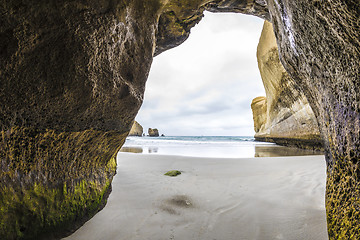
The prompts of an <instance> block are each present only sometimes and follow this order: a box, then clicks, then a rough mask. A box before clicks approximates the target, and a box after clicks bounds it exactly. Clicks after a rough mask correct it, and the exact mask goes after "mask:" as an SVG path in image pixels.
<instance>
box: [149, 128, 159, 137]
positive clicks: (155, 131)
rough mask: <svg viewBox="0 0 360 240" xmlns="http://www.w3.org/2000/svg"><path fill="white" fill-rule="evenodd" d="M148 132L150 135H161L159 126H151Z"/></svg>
mask: <svg viewBox="0 0 360 240" xmlns="http://www.w3.org/2000/svg"><path fill="white" fill-rule="evenodd" d="M148 134H149V136H150V137H158V136H159V130H157V128H149V130H148Z"/></svg>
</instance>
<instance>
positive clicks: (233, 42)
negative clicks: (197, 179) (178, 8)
mask: <svg viewBox="0 0 360 240" xmlns="http://www.w3.org/2000/svg"><path fill="white" fill-rule="evenodd" d="M204 15H205V16H204V18H203V19H202V20H201V21H200V23H198V24H197V25H196V26H195V27H193V28H192V29H191V34H190V37H189V38H188V39H187V40H186V41H185V42H184V43H183V44H181V45H180V46H178V47H175V48H173V49H170V50H168V51H166V52H163V53H161V54H160V55H158V56H156V57H155V58H154V61H153V64H152V67H151V70H150V74H149V78H148V81H147V84H146V91H145V97H144V102H143V105H142V107H141V109H140V111H139V113H138V115H137V117H136V120H137V121H138V122H139V123H140V124H141V125H142V126H143V127H144V129H145V130H147V128H149V127H152V128H153V127H157V128H159V131H161V133H164V134H165V135H171V136H253V135H254V130H253V129H254V127H253V126H254V125H253V120H252V112H251V108H250V105H251V101H252V99H253V98H255V97H257V96H265V91H264V87H263V84H262V81H261V76H260V73H259V70H258V66H257V60H256V49H257V44H258V42H259V38H260V34H261V30H262V26H263V20H262V19H260V18H258V17H254V16H249V15H244V14H236V13H211V12H207V11H205V13H204Z"/></svg>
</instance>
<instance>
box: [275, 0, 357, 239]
mask: <svg viewBox="0 0 360 240" xmlns="http://www.w3.org/2000/svg"><path fill="white" fill-rule="evenodd" d="M268 7H269V11H270V14H271V16H272V23H273V26H274V32H275V35H276V39H277V43H278V46H279V51H280V56H281V57H280V59H281V61H282V63H283V65H284V67H285V69H286V71H287V72H288V73H289V75H290V76H291V77H292V79H294V81H295V82H296V84H297V85H298V86H299V87H300V89H301V90H302V92H303V93H304V94H305V96H306V98H307V99H308V101H309V103H310V105H311V107H312V109H313V111H314V114H315V116H316V117H317V119H318V122H319V126H320V132H321V134H322V136H323V140H324V146H325V150H326V152H325V156H326V161H327V189H326V211H327V221H328V231H329V238H330V239H357V238H360V225H359V217H360V194H359V193H360V166H359V160H360V95H359V92H360V91H359V90H360V85H359V79H360V68H359V65H360V31H359V15H360V3H359V1H356V0H349V1H340V0H333V1H321V2H319V1H305V0H300V1H288V0H281V1H274V0H269V1H268Z"/></svg>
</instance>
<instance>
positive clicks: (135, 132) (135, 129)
mask: <svg viewBox="0 0 360 240" xmlns="http://www.w3.org/2000/svg"><path fill="white" fill-rule="evenodd" d="M143 131H144V130H143V127H142V126H141V125H140V124H139V123H138V122H137V121H134V123H133V125H132V127H131V129H130V132H129V136H137V137H142V135H143Z"/></svg>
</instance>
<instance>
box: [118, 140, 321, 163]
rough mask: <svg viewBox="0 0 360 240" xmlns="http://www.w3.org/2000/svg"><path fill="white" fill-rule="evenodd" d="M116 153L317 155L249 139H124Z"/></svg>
mask: <svg viewBox="0 0 360 240" xmlns="http://www.w3.org/2000/svg"><path fill="white" fill-rule="evenodd" d="M120 152H130V153H137V154H161V155H178V156H190V157H207V158H209V157H210V158H251V157H279V156H303V155H318V154H319V153H318V152H313V151H307V150H302V149H297V148H291V147H284V146H278V145H276V144H274V143H268V142H258V141H255V139H254V138H253V137H249V136H166V137H127V139H126V142H125V144H124V145H123V147H122V148H121V150H120Z"/></svg>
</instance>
